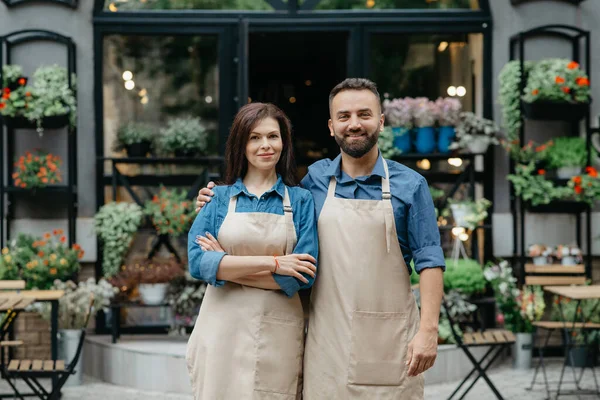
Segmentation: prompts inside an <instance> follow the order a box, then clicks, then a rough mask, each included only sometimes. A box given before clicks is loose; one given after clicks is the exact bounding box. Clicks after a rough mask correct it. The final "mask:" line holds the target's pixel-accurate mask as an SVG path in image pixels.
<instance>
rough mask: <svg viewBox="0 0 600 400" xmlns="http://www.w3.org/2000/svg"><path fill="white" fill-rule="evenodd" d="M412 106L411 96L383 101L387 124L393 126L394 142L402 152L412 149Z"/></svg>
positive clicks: (408, 151)
mask: <svg viewBox="0 0 600 400" xmlns="http://www.w3.org/2000/svg"><path fill="white" fill-rule="evenodd" d="M412 108H413V100H412V99H411V98H409V97H406V98H404V99H392V100H388V99H386V100H384V101H383V113H384V114H385V120H386V124H387V125H388V126H391V128H392V135H393V144H394V146H395V147H396V149H398V150H399V151H401V152H402V153H410V151H411V150H412V143H411V137H410V130H411V129H412V126H413V109H412Z"/></svg>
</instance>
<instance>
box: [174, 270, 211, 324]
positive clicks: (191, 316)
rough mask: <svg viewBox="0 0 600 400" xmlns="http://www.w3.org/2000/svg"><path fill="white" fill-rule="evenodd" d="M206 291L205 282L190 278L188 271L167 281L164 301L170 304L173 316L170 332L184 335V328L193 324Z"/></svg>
mask: <svg viewBox="0 0 600 400" xmlns="http://www.w3.org/2000/svg"><path fill="white" fill-rule="evenodd" d="M205 292H206V283H204V282H202V281H199V280H197V279H194V278H192V276H191V275H190V274H189V272H187V271H186V272H185V275H183V276H178V277H176V278H174V279H172V280H171V281H170V282H169V288H168V290H167V298H166V301H167V303H169V304H170V305H171V308H172V309H173V313H174V314H175V318H174V319H173V324H172V326H171V333H177V334H181V335H185V334H186V331H185V328H186V327H189V326H194V322H195V318H196V316H197V315H198V309H199V308H200V304H201V303H202V299H203V298H204V293H205Z"/></svg>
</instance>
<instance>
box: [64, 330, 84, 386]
mask: <svg viewBox="0 0 600 400" xmlns="http://www.w3.org/2000/svg"><path fill="white" fill-rule="evenodd" d="M80 338H81V330H80V329H60V330H59V331H58V359H59V360H64V361H65V366H66V365H68V364H69V363H70V362H71V361H72V360H73V357H75V354H76V353H77V346H78V345H79V339H80ZM83 353H84V352H83V351H82V353H81V354H80V355H79V360H78V361H77V365H76V366H75V373H74V374H73V375H71V376H69V379H67V382H66V383H65V386H80V385H81V384H82V379H83V371H82V369H83V362H82V361H81V359H82V358H83V356H84V354H83Z"/></svg>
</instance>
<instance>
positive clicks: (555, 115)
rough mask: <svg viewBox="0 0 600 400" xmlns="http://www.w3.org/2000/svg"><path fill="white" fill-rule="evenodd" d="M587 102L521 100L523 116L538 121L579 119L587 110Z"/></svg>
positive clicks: (588, 104)
mask: <svg viewBox="0 0 600 400" xmlns="http://www.w3.org/2000/svg"><path fill="white" fill-rule="evenodd" d="M590 103H591V100H590V102H588V103H566V102H557V101H535V102H533V103H527V102H523V114H524V115H525V118H527V119H530V120H540V121H567V122H569V121H571V122H573V121H580V120H581V119H582V118H584V117H585V116H586V114H587V112H588V109H589V106H590Z"/></svg>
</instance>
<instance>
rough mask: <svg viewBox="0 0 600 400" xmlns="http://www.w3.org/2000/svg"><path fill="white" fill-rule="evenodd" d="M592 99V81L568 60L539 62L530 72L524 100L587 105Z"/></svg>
mask: <svg viewBox="0 0 600 400" xmlns="http://www.w3.org/2000/svg"><path fill="white" fill-rule="evenodd" d="M589 98H590V81H589V79H588V76H587V75H586V74H585V72H583V71H582V70H581V69H580V68H579V64H578V63H576V62H574V61H571V60H566V59H560V58H549V59H545V60H541V61H538V62H537V63H535V65H534V66H533V68H531V70H530V71H529V75H528V77H527V85H526V86H525V90H524V93H523V100H524V101H526V102H528V103H533V102H536V101H555V102H576V103H585V102H588V101H589Z"/></svg>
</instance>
